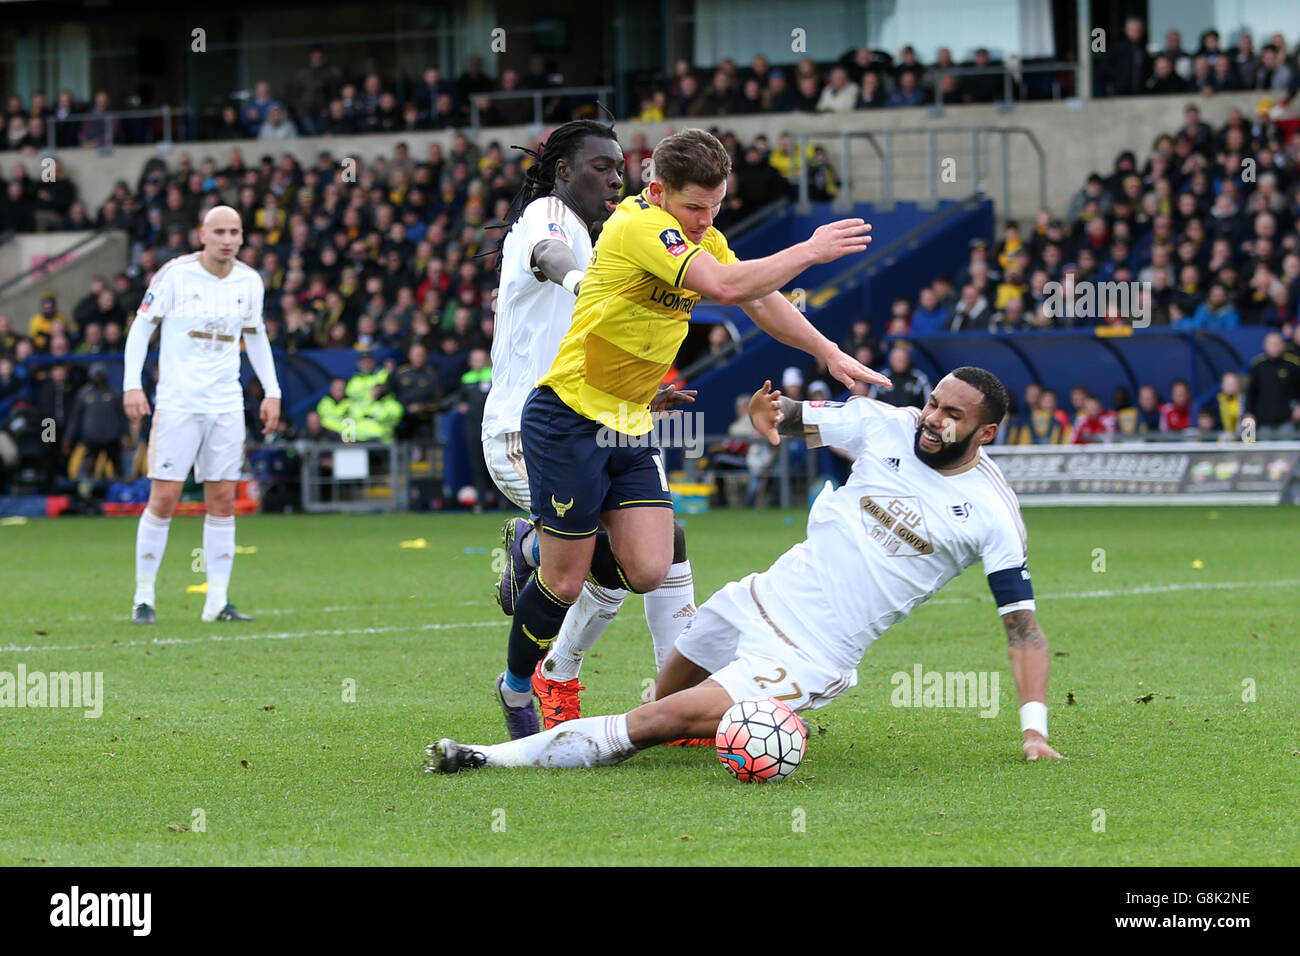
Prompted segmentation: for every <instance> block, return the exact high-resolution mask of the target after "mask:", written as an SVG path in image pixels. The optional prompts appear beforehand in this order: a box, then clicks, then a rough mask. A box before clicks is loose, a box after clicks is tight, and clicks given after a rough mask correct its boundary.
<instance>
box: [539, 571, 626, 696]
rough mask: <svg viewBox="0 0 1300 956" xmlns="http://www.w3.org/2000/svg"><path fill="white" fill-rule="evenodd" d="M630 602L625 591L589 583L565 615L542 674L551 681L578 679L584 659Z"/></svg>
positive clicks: (584, 586) (544, 663)
mask: <svg viewBox="0 0 1300 956" xmlns="http://www.w3.org/2000/svg"><path fill="white" fill-rule="evenodd" d="M626 599H627V592H626V591H624V590H621V589H619V590H611V589H609V588H602V587H601V586H600V585H598V584H592V583H591V582H590V581H588V582H586V583H585V584H584V585H583V586H582V593H581V594H579V595H578V600H577V601H575V602H574V604H573V607H571V608H569V612H568V613H567V614H565V615H564V623H562V624H561V625H560V633H559V636H558V637H556V639H555V644H554V646H552V647H551V652H550V653H549V654H547V655H546V660H545V661H544V662H543V664H542V673H543V674H545V675H546V676H547V677H549V678H550V679H551V680H558V681H566V680H573V679H574V678H576V677H577V676H578V672H579V671H580V670H582V655H583V654H585V653H587V651H589V650H591V648H592V646H593V645H594V644H595V643H596V641H598V640H600V635H602V634H604V633H605V631H606V630H607V629H608V628H609V624H610V622H611V621H613V620H614V615H615V614H617V613H618V609H619V608H620V607H622V606H623V601H625V600H626Z"/></svg>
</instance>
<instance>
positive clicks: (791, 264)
mask: <svg viewBox="0 0 1300 956" xmlns="http://www.w3.org/2000/svg"><path fill="white" fill-rule="evenodd" d="M870 231H871V226H870V225H869V224H868V223H865V222H863V221H862V220H861V219H840V220H837V221H836V222H828V223H826V225H824V226H820V227H818V229H817V231H816V232H814V233H813V234H812V236H811V237H809V238H808V239H805V240H804V241H803V242H800V243H796V244H795V245H793V246H790V247H789V248H787V249H782V250H781V251H780V252H776V253H773V254H772V255H770V256H764V257H763V258H762V259H750V260H747V261H745V262H732V263H728V264H727V265H723V264H722V263H720V262H718V260H717V259H715V258H714V257H713V256H712V255H710V254H709V253H708V252H707V251H706V250H703V249H701V250H700V251H699V253H697V254H696V256H695V257H694V258H693V259H692V260H691V262H690V265H688V266H687V267H686V275H685V276H684V277H683V278H682V287H683V288H685V289H690V290H691V291H692V292H698V293H699V294H700V295H707V296H708V297H709V298H710V299H714V300H715V301H717V302H721V303H722V304H723V305H740V304H741V303H742V302H751V301H753V300H754V299H761V298H762V297H763V296H765V295H768V294H769V293H771V292H775V291H776V290H777V289H779V288H781V287H782V286H784V285H787V284H789V282H790V281H791V280H792V279H794V277H795V276H797V275H798V274H799V273H801V272H803V271H804V269H807V268H808V267H809V266H813V265H817V264H818V263H821V262H834V261H835V260H836V259H839V258H841V257H842V256H847V255H851V254H853V253H855V252H864V251H866V248H867V246H868V245H869V244H870V243H871V237H870V236H869V235H867V233H869V232H870ZM800 347H801V348H802V346H800Z"/></svg>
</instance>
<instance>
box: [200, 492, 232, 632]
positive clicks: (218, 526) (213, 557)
mask: <svg viewBox="0 0 1300 956" xmlns="http://www.w3.org/2000/svg"><path fill="white" fill-rule="evenodd" d="M203 563H204V564H205V565H207V568H208V597H207V600H206V601H204V602H203V610H204V612H205V613H209V614H211V613H216V612H219V611H220V610H221V609H222V608H223V607H225V606H226V601H227V597H226V592H227V591H228V590H229V589H230V570H231V568H232V567H234V564H235V516H234V515H228V516H226V517H224V518H219V517H216V516H215V515H208V516H207V517H206V518H204V519H203Z"/></svg>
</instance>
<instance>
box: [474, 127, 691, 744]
mask: <svg viewBox="0 0 1300 956" xmlns="http://www.w3.org/2000/svg"><path fill="white" fill-rule="evenodd" d="M624 165H625V164H624V159H623V151H622V149H621V147H620V146H619V144H618V140H617V138H616V137H615V134H614V130H613V128H612V127H610V126H606V125H604V124H602V123H598V122H596V121H594V120H575V121H573V122H570V123H565V124H564V125H562V126H560V127H558V128H556V129H555V130H554V131H553V132H552V133H551V135H550V136H549V137H548V138H547V140H546V144H545V146H544V147H543V148H542V152H541V154H540V157H539V158H538V161H537V162H536V163H534V164H533V165H532V166H530V167H529V169H528V171H527V173H526V182H525V185H524V188H523V190H522V191H521V193H520V195H519V197H517V198H516V200H515V208H517V209H519V210H521V211H520V212H519V216H518V219H515V220H508V225H509V227H510V231H509V232H508V233H507V235H506V238H505V240H504V242H503V244H502V251H501V285H500V290H499V292H498V294H497V319H496V333H495V336H494V337H493V342H492V390H491V391H490V392H489V393H488V397H487V404H486V407H485V408H484V411H483V432H482V436H483V457H484V459H485V461H486V462H487V465H488V471H489V472H490V473H491V475H492V479H493V481H494V482H495V483H496V486H497V487H498V488H499V489H501V492H502V494H504V495H505V496H506V497H507V498H509V499H510V500H511V501H513V502H514V503H515V504H516V505H517V506H518V507H520V508H522V509H523V510H524V511H527V512H529V513H533V512H534V508H533V506H532V501H531V499H530V495H529V490H528V470H527V467H526V466H525V464H524V455H523V448H522V443H521V440H520V433H519V430H520V418H521V416H522V413H523V407H524V401H525V399H527V398H528V394H529V393H530V392H531V391H532V390H533V387H534V386H535V385H536V384H537V380H538V379H540V378H541V377H542V376H543V375H545V374H546V372H547V371H548V370H549V369H550V367H551V363H552V362H554V361H555V355H556V352H557V351H558V350H559V347H560V340H561V339H563V338H564V334H565V333H566V332H567V331H568V330H569V324H570V322H571V321H572V319H573V305H574V302H575V301H576V298H577V294H578V291H579V288H580V285H581V281H582V275H583V273H584V271H585V270H586V268H587V265H588V263H589V261H590V259H591V247H592V232H593V231H595V230H596V228H597V227H599V226H600V225H601V224H602V223H604V222H605V220H606V219H608V218H609V215H610V213H611V212H613V210H614V209H615V207H617V205H618V203H619V201H620V199H621V198H622V192H623V174H624ZM694 394H695V393H694V392H693V391H686V390H683V391H676V390H672V389H665V390H663V391H662V393H661V396H660V397H659V401H658V402H657V407H663V408H667V407H670V406H671V405H674V404H678V403H685V402H689V401H693V400H694V399H693V396H694ZM674 535H675V537H674V544H673V548H674V554H673V564H672V567H671V568H670V569H669V572H668V577H667V578H666V579H665V581H664V583H663V584H662V585H661V586H660V587H659V588H657V589H655V590H654V591H651V592H650V593H648V594H646V595H645V617H646V623H647V624H648V625H649V629H650V638H651V641H652V643H653V644H654V649H655V671H656V673H657V672H658V669H659V668H660V667H662V666H663V664H664V662H665V661H666V660H667V658H668V654H669V653H670V652H671V651H672V648H673V643H674V641H675V640H676V639H677V634H678V633H679V632H680V631H681V628H682V625H683V624H684V623H685V622H686V621H687V620H689V619H690V617H691V616H692V615H694V613H695V584H694V579H693V576H692V573H691V564H690V561H689V560H688V559H687V557H686V537H685V533H684V532H683V530H682V528H681V526H680V525H677V526H676V528H675V530H674ZM503 542H504V544H505V546H506V557H505V567H504V569H503V571H502V574H501V579H500V581H499V582H498V593H497V600H498V602H499V603H500V604H501V607H502V610H504V611H505V612H506V614H513V613H514V605H515V600H516V598H517V596H518V594H519V591H520V590H521V589H522V588H523V587H524V585H525V583H526V582H527V580H528V577H529V576H530V575H531V574H532V573H533V570H534V569H535V568H536V567H537V565H538V563H539V561H540V553H539V552H540V548H539V542H538V538H537V531H536V529H535V528H534V527H533V525H532V524H531V522H529V521H526V520H524V519H523V518H511V519H510V520H509V521H508V522H507V523H506V527H505V530H504V532H503ZM627 594H628V592H627V590H626V589H623V588H618V589H614V588H603V587H600V586H598V585H596V584H592V583H590V582H588V583H587V584H586V585H585V586H584V588H583V590H582V593H581V594H580V595H579V597H578V600H577V602H576V603H575V604H574V606H573V607H572V608H571V609H570V610H569V612H568V614H567V615H566V616H565V618H564V623H563V624H562V626H561V628H560V633H559V635H558V638H557V639H556V643H555V646H554V647H553V648H552V649H551V652H550V654H549V655H548V656H547V658H546V661H545V670H544V669H543V665H542V663H541V662H538V664H537V667H536V669H535V670H533V671H532V672H531V673H528V674H524V673H520V674H515V673H514V672H513V671H512V670H510V669H509V668H507V670H506V671H504V672H503V673H502V674H501V676H500V677H499V678H498V680H497V695H498V697H499V698H500V700H501V705H502V708H503V709H504V710H505V715H506V728H507V732H508V733H509V735H510V736H511V737H512V738H513V737H519V736H525V735H527V734H533V733H536V732H537V731H538V729H539V728H538V722H537V714H536V711H534V709H533V702H532V696H533V694H534V693H535V694H536V695H537V698H538V700H539V701H540V703H541V712H542V720H543V722H544V725H545V726H546V727H551V726H553V725H554V724H555V723H557V722H558V721H561V720H568V719H572V718H575V717H579V716H581V711H580V706H581V705H580V701H579V697H578V692H579V691H581V690H585V689H586V688H584V687H582V686H580V685H579V684H578V674H579V670H580V668H581V666H582V657H583V654H584V653H585V652H586V651H588V650H590V649H591V647H592V646H593V645H594V644H595V642H596V640H597V639H599V637H600V636H601V634H603V633H604V632H605V630H606V629H607V628H608V627H609V624H610V622H611V621H612V620H613V618H614V615H615V614H617V613H618V610H619V608H620V607H622V605H623V601H624V600H625V599H626V597H627Z"/></svg>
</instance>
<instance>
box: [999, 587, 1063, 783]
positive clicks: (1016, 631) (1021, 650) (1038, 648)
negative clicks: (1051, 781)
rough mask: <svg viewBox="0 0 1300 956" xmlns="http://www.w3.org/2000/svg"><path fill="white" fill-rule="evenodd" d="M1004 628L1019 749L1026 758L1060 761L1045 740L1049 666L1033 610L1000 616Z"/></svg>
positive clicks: (1040, 629) (1045, 640) (1044, 640)
mask: <svg viewBox="0 0 1300 956" xmlns="http://www.w3.org/2000/svg"><path fill="white" fill-rule="evenodd" d="M1002 624H1003V626H1004V627H1005V628H1006V629H1007V654H1008V655H1009V656H1010V657H1011V674H1012V676H1013V677H1015V680H1016V691H1017V692H1018V693H1019V695H1020V726H1021V728H1022V730H1021V734H1022V736H1023V738H1024V740H1023V742H1022V743H1021V745H1020V749H1021V750H1022V751H1023V752H1024V755H1025V759H1026V760H1039V759H1048V760H1060V759H1061V755H1060V754H1059V753H1057V752H1056V751H1055V750H1053V749H1052V747H1051V746H1050V745H1049V744H1048V743H1047V704H1046V701H1047V675H1048V671H1049V670H1050V668H1051V664H1050V660H1051V659H1050V657H1049V656H1048V652H1047V638H1046V637H1044V636H1043V629H1042V628H1041V627H1039V626H1038V617H1037V615H1036V614H1035V613H1034V612H1033V611H1028V610H1026V611H1011V612H1009V613H1007V614H1004V615H1002Z"/></svg>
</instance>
